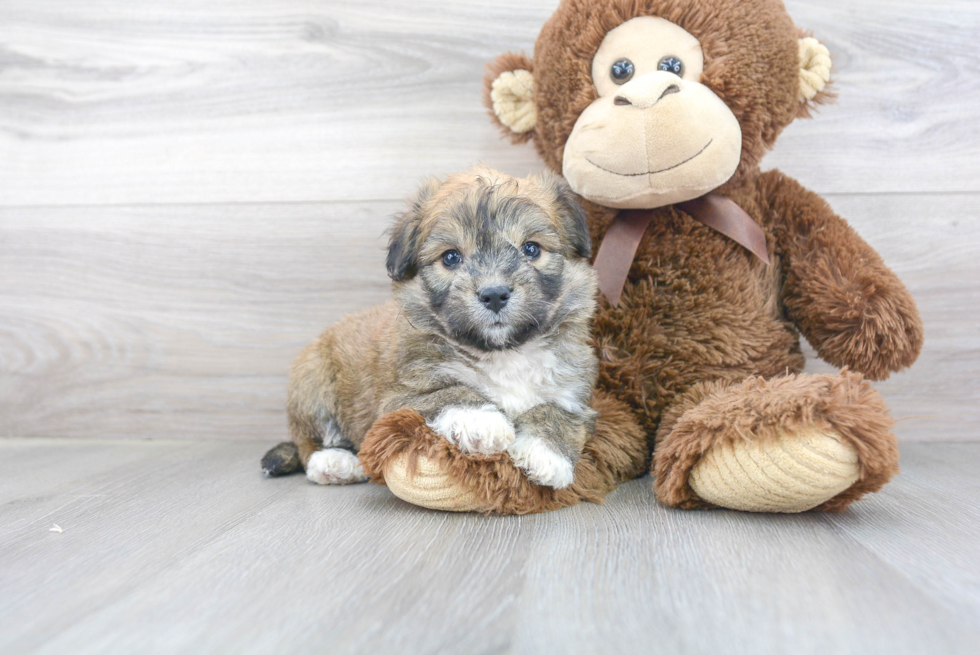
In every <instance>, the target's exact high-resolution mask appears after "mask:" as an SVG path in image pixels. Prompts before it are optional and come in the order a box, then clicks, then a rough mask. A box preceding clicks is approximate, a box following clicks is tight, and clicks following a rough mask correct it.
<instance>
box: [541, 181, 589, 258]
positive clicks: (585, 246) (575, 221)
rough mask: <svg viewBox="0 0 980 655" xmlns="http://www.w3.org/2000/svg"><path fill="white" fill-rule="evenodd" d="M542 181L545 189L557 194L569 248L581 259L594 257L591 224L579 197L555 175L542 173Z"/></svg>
mask: <svg viewBox="0 0 980 655" xmlns="http://www.w3.org/2000/svg"><path fill="white" fill-rule="evenodd" d="M540 179H541V182H542V184H543V185H544V187H545V188H547V189H550V190H551V192H552V193H554V194H555V205H556V206H557V208H558V214H559V217H560V220H561V224H562V231H563V232H564V234H565V239H566V240H567V241H568V246H569V248H570V249H571V250H572V251H574V253H575V254H576V255H578V256H579V257H583V258H585V259H588V258H589V257H591V256H592V237H590V236H589V222H588V219H587V218H586V216H585V210H583V209H582V205H581V204H579V201H578V196H576V195H575V192H574V191H572V188H571V187H570V186H568V182H566V181H565V180H564V178H562V177H559V176H557V175H555V174H554V173H551V172H547V173H542V174H541V178H540Z"/></svg>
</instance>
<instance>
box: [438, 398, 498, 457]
mask: <svg viewBox="0 0 980 655" xmlns="http://www.w3.org/2000/svg"><path fill="white" fill-rule="evenodd" d="M429 427H430V428H432V429H433V430H435V431H436V432H438V433H439V434H441V435H442V436H444V437H445V438H446V439H448V440H449V442H450V443H453V444H456V446H457V447H458V448H459V449H460V450H461V451H462V452H464V453H480V454H481V455H493V454H495V453H501V452H503V451H504V450H506V449H507V447H508V446H509V445H511V444H512V443H514V426H513V425H511V424H510V421H509V420H507V417H506V416H504V415H503V414H501V413H500V412H499V411H498V410H497V409H495V408H494V407H492V406H487V407H448V408H446V409H444V410H442V413H441V414H439V416H437V417H436V419H435V420H434V421H432V422H430V423H429Z"/></svg>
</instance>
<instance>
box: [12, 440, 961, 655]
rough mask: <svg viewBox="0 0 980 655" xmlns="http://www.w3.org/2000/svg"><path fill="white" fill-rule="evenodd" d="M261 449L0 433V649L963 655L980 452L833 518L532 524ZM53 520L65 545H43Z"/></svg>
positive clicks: (54, 541) (575, 516)
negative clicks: (335, 477)
mask: <svg viewBox="0 0 980 655" xmlns="http://www.w3.org/2000/svg"><path fill="white" fill-rule="evenodd" d="M265 446H266V444H262V443H258V442H175V441H161V442H152V441H143V442H135V441H122V440H115V441H109V440H84V441H79V440H65V439H62V440H45V439H37V440H19V439H8V440H0V652H2V653H29V652H30V653H110V652H112V653H126V652H140V653H180V652H185V653H186V652H194V653H218V652H223V653H253V652H255V653H260V652H266V653H269V652H279V653H286V652H296V653H303V652H311V653H312V652H329V653H467V654H478V653H534V654H540V653H634V652H663V653H706V654H709V653H710V654H712V655H714V654H716V653H721V652H724V653H753V654H762V653H800V654H806V653H820V654H824V653H975V652H976V645H977V644H978V643H980V510H978V505H977V502H976V498H977V495H978V494H980V478H978V476H977V474H976V471H977V470H978V469H980V444H906V445H905V446H904V447H903V458H902V463H903V469H904V472H903V474H902V475H901V476H900V477H899V478H898V479H897V480H896V481H895V482H894V483H893V484H891V485H890V486H888V487H886V489H885V490H884V491H883V492H882V493H880V494H877V495H876V496H874V497H872V498H871V499H869V500H867V501H865V502H863V503H860V504H858V505H856V506H855V507H853V508H852V509H851V510H849V511H848V512H846V513H844V514H841V515H827V514H805V515H798V516H766V515H746V514H738V513H734V512H727V511H717V512H681V511H674V510H668V509H666V508H664V507H662V506H659V505H657V504H656V503H655V502H654V500H653V497H652V495H651V493H650V490H649V486H648V484H649V480H648V479H642V480H637V481H635V482H633V483H630V484H627V485H625V486H623V487H622V488H620V489H619V490H617V491H616V492H614V493H613V494H612V495H611V496H610V497H609V499H608V501H607V502H606V503H605V504H604V505H582V506H578V507H574V508H569V509H566V510H562V511H559V512H554V513H551V514H547V515H541V516H526V517H482V516H475V515H468V514H464V515H455V514H446V513H439V512H431V511H427V510H422V509H419V508H417V507H413V506H410V505H407V504H405V503H403V502H401V501H399V500H397V499H395V498H394V497H393V496H391V495H390V493H389V492H388V491H387V489H385V488H384V487H378V486H373V485H357V486H352V487H333V488H331V487H318V486H316V485H313V484H311V483H308V482H307V481H306V480H305V479H304V478H302V477H300V476H293V477H289V478H282V479H275V480H269V479H264V478H263V477H262V476H261V474H260V473H259V471H258V464H257V462H258V457H259V456H260V454H261V452H262V451H263V449H264V447H265ZM53 524H58V525H60V526H61V527H62V528H63V529H64V532H63V533H54V532H50V531H49V528H50V527H51V526H52V525H53Z"/></svg>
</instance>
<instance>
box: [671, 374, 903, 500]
mask: <svg viewBox="0 0 980 655" xmlns="http://www.w3.org/2000/svg"><path fill="white" fill-rule="evenodd" d="M891 425H892V420H891V418H890V417H889V415H888V410H887V408H886V407H885V404H884V402H883V401H882V400H881V397H880V396H878V394H877V392H875V390H874V389H873V388H872V387H871V385H870V383H868V382H866V381H865V380H864V379H863V378H862V377H861V376H860V375H859V374H857V373H852V372H849V371H842V372H841V373H840V374H837V375H789V376H785V377H780V378H774V379H769V380H766V379H762V378H749V379H746V380H743V381H741V382H736V383H731V382H712V383H702V384H698V385H695V386H694V387H693V388H691V389H690V390H689V391H688V392H687V393H686V394H685V395H684V396H683V397H681V398H680V399H679V400H678V402H676V403H675V405H674V406H673V407H672V408H671V409H670V410H669V411H668V412H667V413H666V414H665V415H664V418H663V420H662V421H661V424H660V429H659V431H658V434H657V445H656V447H655V449H654V466H653V473H654V476H655V481H654V490H655V491H656V494H657V498H658V499H659V500H660V501H661V502H663V503H665V504H667V505H671V506H673V507H682V508H685V509H695V508H708V507H725V508H728V509H737V510H743V511H750V512H804V511H807V510H811V509H815V510H820V511H831V512H839V511H843V510H844V509H845V508H847V506H848V505H849V504H850V503H852V502H854V501H855V500H858V499H859V498H861V497H862V496H863V495H864V494H866V493H869V492H873V491H878V489H880V488H881V487H882V486H883V485H884V484H885V483H886V482H888V480H889V479H890V478H891V477H892V475H894V474H895V473H897V472H898V445H897V443H896V440H895V435H894V434H892V433H891Z"/></svg>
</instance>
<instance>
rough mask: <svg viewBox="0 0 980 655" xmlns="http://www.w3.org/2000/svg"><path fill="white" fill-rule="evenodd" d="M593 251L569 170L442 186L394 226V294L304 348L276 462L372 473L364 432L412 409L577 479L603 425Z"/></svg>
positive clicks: (327, 480) (333, 476) (488, 447)
mask: <svg viewBox="0 0 980 655" xmlns="http://www.w3.org/2000/svg"><path fill="white" fill-rule="evenodd" d="M589 254H590V241H589V235H588V231H587V228H586V224H585V220H584V216H583V214H582V211H581V209H580V208H579V206H578V204H577V202H576V200H575V199H574V196H573V195H572V194H571V192H570V190H569V189H568V187H567V186H566V184H565V183H564V182H563V181H562V180H561V179H560V178H558V177H557V176H554V175H551V174H545V175H541V176H535V177H530V178H524V179H514V178H512V177H510V176H507V175H504V174H502V173H499V172H496V171H492V170H489V169H483V168H480V169H476V170H474V171H472V172H469V173H463V174H459V175H454V176H452V177H450V178H448V179H447V180H446V181H445V182H441V183H440V182H439V181H437V180H431V181H429V182H428V183H426V184H425V185H423V187H422V189H421V190H420V191H419V194H418V196H417V198H416V199H415V201H414V202H413V203H412V205H411V208H410V209H409V210H408V211H406V212H405V213H404V214H402V215H401V216H399V217H398V218H397V220H396V224H395V227H394V230H393V232H392V236H391V241H390V244H389V250H388V262H387V265H388V273H389V275H390V276H391V278H392V279H393V280H394V295H395V300H394V301H392V302H389V303H387V304H385V305H381V306H379V307H374V308H371V309H369V310H367V311H363V312H360V313H358V314H354V315H351V316H348V317H346V318H344V319H343V320H341V321H340V322H339V323H338V324H337V325H335V326H333V327H331V328H330V329H328V330H327V331H326V332H324V333H323V334H322V335H321V336H320V337H319V338H318V339H317V340H315V341H314V342H313V343H311V344H310V345H309V346H307V347H306V348H305V349H304V350H303V351H302V352H301V353H300V355H299V356H298V357H297V359H296V361H295V362H294V364H293V367H292V371H291V375H290V381H289V399H288V414H289V430H290V434H291V436H292V441H293V444H295V447H296V448H297V449H298V455H299V458H298V461H297V459H296V458H295V457H294V456H293V455H294V454H295V451H291V450H290V449H289V448H288V447H285V448H284V447H283V446H279V447H277V448H275V449H273V450H272V451H270V452H269V453H268V454H267V456H266V458H265V459H264V460H263V468H264V469H265V470H266V472H267V473H270V474H273V475H276V474H282V473H286V472H290V470H295V469H297V468H298V467H299V465H300V464H302V466H303V467H304V468H305V469H306V474H307V477H309V479H311V480H313V481H314V482H318V483H320V484H345V483H350V482H358V481H361V480H363V479H364V474H363V472H362V471H361V469H360V466H359V463H358V460H357V454H356V453H357V451H358V449H359V447H360V444H361V441H362V440H363V438H364V435H365V434H366V433H367V431H368V430H369V429H370V427H371V425H372V424H373V423H374V421H375V420H376V419H377V418H378V417H380V416H381V415H383V414H385V413H387V412H390V411H393V410H396V409H400V408H403V407H408V408H412V409H414V410H416V411H418V412H419V413H420V414H421V415H422V416H423V417H425V419H426V420H427V421H428V423H429V425H430V426H431V427H432V428H433V429H434V430H435V431H436V432H438V433H439V434H441V435H443V436H444V437H445V438H446V439H448V440H450V441H451V442H452V443H454V444H456V445H457V446H458V447H459V449H460V450H461V451H463V452H467V453H478V454H493V453H498V452H502V451H504V450H506V451H507V452H508V453H510V455H511V457H512V458H513V460H514V462H515V463H516V464H517V465H518V466H519V467H521V468H522V469H523V470H524V471H525V472H526V473H527V475H528V477H529V478H530V479H531V480H532V481H534V482H537V483H538V484H542V485H547V486H551V487H557V488H561V487H566V486H568V485H569V484H571V482H572V472H573V470H574V466H575V462H576V460H577V459H578V457H579V454H580V453H581V450H582V447H583V446H584V445H585V442H586V440H587V439H588V438H589V436H591V434H592V431H593V429H594V421H595V414H594V412H593V410H592V409H591V408H590V404H589V400H590V398H591V395H592V388H593V386H594V384H595V380H596V375H597V361H596V357H595V354H594V352H593V349H592V346H591V344H590V331H591V330H590V328H591V320H592V314H593V311H594V309H595V296H596V289H595V280H594V276H593V273H592V269H591V267H590V266H589V265H588V263H587V259H588V257H589ZM287 460H288V461H287Z"/></svg>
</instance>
